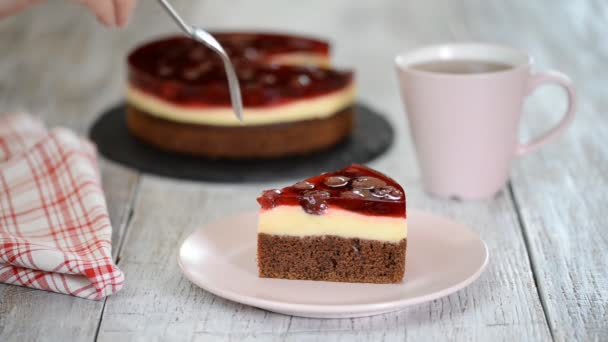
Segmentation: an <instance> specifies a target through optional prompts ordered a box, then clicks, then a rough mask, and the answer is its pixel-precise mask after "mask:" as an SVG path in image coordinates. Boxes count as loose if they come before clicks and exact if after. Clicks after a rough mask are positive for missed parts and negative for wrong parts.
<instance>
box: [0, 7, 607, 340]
mask: <svg viewBox="0 0 608 342" xmlns="http://www.w3.org/2000/svg"><path fill="white" fill-rule="evenodd" d="M174 3H175V4H176V5H177V7H178V8H182V9H187V10H186V11H185V12H186V13H187V15H188V16H189V18H190V19H192V20H194V21H195V22H198V23H201V24H203V25H204V26H206V27H212V28H226V29H229V28H243V27H245V28H263V29H277V30H289V31H294V32H303V33H309V34H314V35H318V36H321V37H328V38H329V39H331V41H332V42H333V43H334V49H333V50H334V51H333V55H334V61H335V64H336V65H338V66H344V67H352V68H355V69H356V71H357V79H358V84H359V91H360V97H361V98H362V100H363V101H365V102H366V103H369V104H370V105H372V106H373V107H374V108H378V109H379V110H380V111H382V112H385V113H389V115H390V116H389V119H390V120H391V122H392V123H393V124H394V126H395V129H396V132H397V139H396V144H395V146H394V148H392V149H391V150H390V151H389V153H387V154H386V155H385V156H383V157H381V158H379V159H378V160H376V161H375V162H373V163H371V166H373V167H377V168H378V169H380V170H383V171H386V172H387V173H389V174H391V175H393V176H395V178H397V180H398V181H400V182H401V183H402V184H404V186H405V187H406V190H407V192H408V203H409V204H410V206H412V207H416V208H419V209H425V210H429V211H432V212H434V213H438V214H444V215H446V216H448V217H451V218H454V219H455V220H457V221H460V222H462V223H464V224H467V225H469V226H470V227H472V228H473V229H474V230H476V231H477V232H479V233H480V234H481V236H482V237H483V238H484V239H485V240H486V242H487V243H488V245H489V248H490V254H491V261H490V265H489V267H488V270H487V271H486V272H485V273H484V274H483V275H482V277H481V278H480V279H479V280H478V281H477V282H475V283H474V284H473V285H471V286H470V287H468V288H466V289H465V290H463V291H460V292H458V293H456V294H454V295H451V296H449V297H446V298H444V299H441V300H436V301H433V302H431V303H427V304H424V305H419V306H414V307H412V308H409V309H407V310H405V311H403V312H400V313H393V314H388V315H382V316H377V317H369V318H359V319H342V320H318V319H305V318H296V317H288V316H283V315H278V314H273V313H269V312H266V311H263V310H258V309H255V308H251V307H247V306H242V305H239V304H236V303H233V302H229V301H226V300H223V299H221V298H219V297H216V296H214V295H211V294H209V293H207V292H205V291H203V290H201V289H199V288H197V287H196V286H194V285H192V284H191V283H190V282H189V281H187V280H186V279H185V278H184V277H183V276H182V275H181V273H180V272H179V270H178V268H177V263H176V256H177V250H178V247H179V244H180V242H181V241H182V240H183V239H185V238H186V236H188V234H190V233H191V232H192V231H193V230H194V229H196V228H197V227H198V226H200V225H201V224H204V223H207V222H211V221H214V220H216V219H219V218H221V217H223V216H225V215H229V214H232V213H236V212H238V211H240V210H244V209H252V208H255V206H256V204H255V202H253V198H254V197H255V196H256V195H257V194H258V192H259V191H260V190H261V189H262V188H268V187H273V186H278V185H279V184H257V185H247V186H239V187H238V188H237V187H235V186H220V185H213V184H207V183H191V182H178V181H173V180H169V179H163V178H157V177H149V176H143V177H140V176H139V175H138V174H137V173H135V172H132V171H130V170H128V169H125V168H123V167H121V166H117V165H113V164H111V163H109V162H106V161H102V162H101V167H102V175H103V181H104V189H105V191H106V194H107V196H108V203H109V209H110V214H111V219H112V222H113V223H114V228H115V232H114V235H113V241H114V252H115V253H117V252H118V251H119V250H121V252H120V255H119V256H118V258H119V266H120V267H121V268H122V269H123V270H124V271H125V274H126V278H127V279H126V281H127V283H126V287H125V289H124V290H122V291H121V292H120V293H118V294H117V295H115V296H112V297H110V298H108V299H107V302H106V305H105V308H104V307H103V302H92V301H86V300H81V299H76V298H71V297H68V296H63V295H57V294H50V293H45V292H42V291H35V290H28V289H24V288H20V287H15V286H5V285H0V340H2V341H4V340H24V341H27V340H32V341H34V340H82V341H93V340H95V338H97V339H98V340H100V341H123V340H135V341H138V340H139V341H155V340H159V341H160V340H193V341H213V340H219V341H231V340H277V341H283V340H287V341H317V340H328V341H381V340H407V339H414V340H449V341H460V340H479V341H487V340H496V341H513V340H518V341H519V340H533V341H539V340H540V341H543V340H551V339H552V337H553V339H554V340H557V341H570V340H581V341H583V340H585V341H587V340H588V341H593V340H597V341H601V340H606V338H607V336H608V331H606V328H607V323H606V321H607V319H606V317H607V312H608V304H607V303H608V297H607V295H606V294H607V293H608V274H607V271H606V269H608V253H607V252H606V247H608V236H607V234H608V233H607V231H606V229H605V227H606V225H607V223H608V222H607V221H606V219H605V217H604V216H603V215H602V214H603V213H602V209H604V208H606V206H607V204H608V198H607V194H606V189H607V185H608V184H607V176H606V172H607V171H608V163H607V160H608V158H607V157H608V149H607V148H606V146H605V140H606V137H607V136H608V132H607V130H608V126H607V125H608V122H606V121H607V120H606V118H605V115H604V114H605V113H603V112H604V111H606V109H607V108H608V102H607V101H606V97H605V96H604V94H603V93H604V88H605V87H602V83H601V82H602V81H603V80H605V79H606V78H607V77H606V76H608V74H607V71H606V70H607V69H606V68H605V67H604V64H605V60H606V57H607V56H608V48H607V46H606V44H604V43H603V38H602V37H603V36H604V34H605V32H606V29H607V27H606V22H607V20H606V19H607V18H606V15H607V13H608V7H607V5H605V4H604V3H602V2H600V1H586V2H582V1H579V2H570V1H565V0H564V1H554V2H550V3H548V2H530V1H525V0H517V1H510V2H504V1H499V0H491V1H483V2H479V1H477V2H474V1H449V2H448V1H422V0H415V1H399V0H383V1H376V2H369V1H364V0H356V1H352V0H351V1H347V0H340V1H331V2H328V1H321V0H314V1H308V2H302V3H299V2H297V3H296V2H289V3H286V2H284V1H280V0H264V1H256V2H251V1H246V0H233V1H221V2H220V1H204V2H203V1H196V2H194V1H192V2H189V1H187V0H182V1H174ZM50 18H52V19H50ZM172 31H174V29H173V26H172V23H171V22H170V21H169V20H168V19H167V18H166V17H164V16H163V14H162V13H161V12H160V9H159V8H158V6H157V5H156V4H155V3H154V2H151V1H145V2H144V1H142V2H140V5H139V7H138V10H137V13H136V16H135V18H134V21H133V23H132V25H131V26H130V28H129V29H128V30H126V31H115V30H110V31H108V30H100V29H99V28H98V26H97V24H96V23H94V22H93V21H92V20H91V17H90V16H89V14H87V13H85V12H84V11H82V10H80V9H79V8H77V7H72V6H68V5H67V4H59V3H58V2H53V3H52V4H51V3H49V4H46V5H43V6H41V7H39V8H36V9H34V10H32V11H30V12H28V13H25V14H23V15H21V16H19V17H15V18H11V19H8V20H6V21H3V22H0V44H1V45H0V46H3V47H6V49H3V55H2V57H1V58H0V105H1V106H2V109H3V111H4V110H13V109H25V110H28V111H31V112H34V113H38V114H39V115H41V116H43V117H44V119H45V120H46V121H47V122H48V123H49V124H50V125H65V126H69V127H71V128H73V129H76V130H77V131H79V132H81V133H84V132H85V131H86V129H87V128H88V127H89V125H90V124H91V122H92V120H93V119H94V118H95V116H96V114H97V113H98V112H99V111H100V110H101V109H103V108H105V107H106V106H108V105H111V104H113V103H114V102H116V101H118V100H119V99H120V98H121V96H122V95H121V94H122V89H123V80H124V63H123V58H124V55H125V53H126V52H127V51H128V50H129V49H130V48H131V47H132V46H134V45H135V44H137V43H138V42H140V41H142V40H145V39H148V38H151V37H155V36H157V35H159V34H164V33H167V32H172ZM471 40H480V41H491V42H498V43H505V44H509V45H513V46H516V47H520V48H523V49H527V50H529V51H530V52H531V54H532V55H534V56H535V57H536V60H537V61H538V62H539V69H543V68H545V67H549V66H550V67H554V68H556V69H560V70H562V71H563V72H565V73H567V74H569V75H571V76H572V77H573V79H574V81H575V84H576V86H577V88H578V90H579V94H580V99H581V104H580V109H579V115H578V118H577V119H576V121H575V124H574V125H573V126H572V128H571V129H570V130H569V131H568V132H567V134H566V135H565V136H564V137H563V138H561V139H560V140H558V141H557V142H555V143H553V144H551V145H550V146H547V147H546V148H544V149H542V150H541V151H540V152H538V153H536V154H533V155H530V156H526V157H524V158H522V159H521V160H519V161H517V162H516V164H515V165H514V174H513V177H512V187H511V189H510V191H507V192H504V193H502V194H501V195H500V196H499V197H498V198H496V199H494V200H488V201H481V202H469V203H457V202H450V201H442V200H437V199H433V198H430V197H428V195H426V194H425V193H424V192H423V191H422V188H421V183H420V175H419V174H418V172H417V168H416V159H415V155H414V153H413V147H412V145H411V142H410V138H409V133H408V130H407V129H408V128H407V123H406V121H405V120H404V117H403V111H402V109H401V104H400V99H399V95H398V92H397V83H396V79H395V76H394V70H393V65H392V59H393V56H394V55H395V54H396V53H398V52H399V51H402V50H406V49H410V48H413V47H416V46H420V45H425V44H431V43H438V42H444V41H471ZM563 105H564V103H563V101H562V94H561V93H560V92H559V91H557V90H555V89H551V88H550V87H547V89H540V90H539V91H538V93H537V94H536V95H535V96H533V97H532V98H531V99H530V101H528V103H527V105H526V113H527V114H526V115H525V117H524V120H523V123H522V135H523V137H524V138H527V137H530V136H535V135H537V134H539V133H540V132H542V131H543V130H544V129H545V128H546V127H547V126H548V125H550V124H551V123H552V122H555V121H556V120H557V119H558V117H559V112H560V110H561V109H562V108H563ZM134 199H135V202H136V203H135V204H133V200H134ZM514 199H515V201H514ZM131 212H132V213H133V218H132V220H131V221H130V223H129V224H128V226H127V223H128V222H129V217H130V213H131ZM522 226H523V227H522ZM522 228H523V229H522ZM125 231H126V233H125ZM125 234H126V237H125ZM123 239H124V243H122V242H121V241H123ZM121 246H122V247H121ZM530 261H531V264H530ZM537 285H538V287H537ZM98 328H99V331H98V332H96V330H97V329H98ZM97 334H98V335H97Z"/></svg>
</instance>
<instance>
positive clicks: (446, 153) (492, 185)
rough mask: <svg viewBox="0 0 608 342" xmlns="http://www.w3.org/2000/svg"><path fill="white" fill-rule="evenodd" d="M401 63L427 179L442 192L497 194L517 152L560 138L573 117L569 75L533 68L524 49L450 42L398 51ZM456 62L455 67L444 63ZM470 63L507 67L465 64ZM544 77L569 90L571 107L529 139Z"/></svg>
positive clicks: (441, 194) (400, 74)
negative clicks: (529, 117)
mask: <svg viewBox="0 0 608 342" xmlns="http://www.w3.org/2000/svg"><path fill="white" fill-rule="evenodd" d="M395 62H396V65H397V73H398V77H399V82H400V85H401V95H402V99H403V101H404V103H405V108H406V112H407V116H408V119H409V123H410V131H411V134H412V138H413V141H414V145H415V147H416V154H417V156H418V162H419V165H420V171H421V172H422V179H423V183H424V186H425V188H426V190H427V191H428V192H429V193H431V194H433V195H436V196H439V197H443V198H459V199H483V198H490V197H493V196H494V195H495V194H496V193H498V192H499V191H500V190H501V189H502V188H503V187H504V186H505V184H506V183H507V180H508V178H509V170H510V164H511V161H512V160H513V159H514V157H519V156H522V155H524V154H527V153H530V152H533V151H535V150H537V149H538V148H539V147H540V146H542V145H544V144H546V143H547V142H549V141H551V140H553V139H555V138H557V137H558V136H559V135H560V134H561V133H563V132H564V130H565V129H566V127H568V125H569V124H570V123H571V122H572V119H573V118H574V114H575V110H576V93H575V90H574V88H573V87H572V84H571V82H570V80H569V79H568V77H567V76H565V75H563V74H560V73H558V72H555V71H549V72H543V73H533V72H531V70H530V66H531V64H532V59H531V58H530V56H529V55H528V54H527V53H525V52H522V51H518V50H515V49H512V48H508V47H503V46H497V45H490V44H475V43H470V44H468V43H467V44H445V45H437V46H429V47H424V48H421V49H417V50H415V51H411V52H407V53H402V54H399V55H398V56H397V57H396V59H395ZM442 62H447V64H445V63H443V64H442ZM463 63H464V64H463ZM450 64H451V65H452V66H451V68H455V69H454V70H444V69H445V67H447V66H448V65H450ZM467 64H468V65H469V66H475V65H479V66H483V65H494V66H502V67H500V68H494V69H486V71H484V70H474V69H471V70H465V69H462V70H460V69H458V68H459V65H460V66H463V65H465V66H466V65H467ZM442 68H443V69H442ZM488 70H489V71H488ZM544 83H556V84H558V85H560V86H562V87H563V88H564V89H565V90H566V92H567V94H568V109H567V111H566V114H565V115H564V117H563V119H562V120H561V121H560V122H559V123H558V124H557V125H556V126H555V127H553V128H552V129H550V130H549V131H548V132H547V133H545V134H544V135H543V136H541V137H538V138H536V139H533V140H532V141H530V142H528V143H524V144H522V143H520V142H519V141H518V126H519V120H520V117H521V112H522V107H523V103H524V100H525V98H526V96H528V95H530V94H531V93H532V92H533V91H534V89H536V87H538V86H539V85H541V84H544Z"/></svg>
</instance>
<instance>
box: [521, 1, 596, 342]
mask: <svg viewBox="0 0 608 342" xmlns="http://www.w3.org/2000/svg"><path fill="white" fill-rule="evenodd" d="M572 5H574V4H571V5H570V6H571V7H570V6H568V7H566V6H564V8H563V9H564V11H556V13H554V16H553V18H552V19H551V20H549V19H548V18H547V16H539V17H537V19H538V20H539V21H538V22H537V23H536V24H534V25H532V24H531V23H530V24H526V25H529V26H528V27H524V28H522V29H527V30H528V32H531V34H532V37H529V38H528V39H530V40H531V41H534V45H532V47H531V48H532V49H533V50H535V51H538V52H539V54H538V55H539V57H538V61H539V62H540V63H541V65H543V66H544V67H553V68H556V69H558V70H562V71H563V72H564V73H566V74H569V75H570V76H571V77H572V79H573V80H574V83H575V86H576V87H577V89H578V93H579V97H578V98H579V100H580V105H579V110H578V116H577V118H576V119H575V121H574V124H573V125H572V127H571V128H570V129H569V130H568V131H567V133H566V134H565V135H564V136H563V137H562V138H560V139H559V140H558V141H556V142H554V143H552V144H550V145H548V146H546V147H545V148H543V149H542V150H540V151H539V152H537V153H535V154H533V155H530V156H526V157H523V158H521V159H520V160H519V161H518V162H517V165H516V167H515V170H514V174H513V178H512V184H513V193H514V196H515V199H516V201H517V205H518V207H519V212H520V214H521V218H522V221H523V226H524V231H525V235H526V239H527V243H528V247H529V251H530V253H531V257H532V262H533V268H534V271H535V274H536V282H537V284H538V286H539V288H540V293H541V295H542V301H543V304H544V307H545V309H546V311H547V316H548V318H549V324H550V326H551V330H552V331H553V335H554V337H555V340H557V341H605V340H606V339H608V272H607V270H608V252H607V251H606V250H607V247H608V230H607V229H606V227H608V218H607V217H606V212H605V210H606V208H607V206H608V192H607V191H608V146H607V145H606V139H607V138H608V118H607V117H606V110H607V109H608V99H607V98H606V95H605V92H604V91H602V88H603V84H602V83H601V82H603V80H605V79H606V77H607V76H608V72H607V71H606V68H605V61H606V60H607V59H608V51H607V50H606V49H605V48H604V47H605V46H603V45H602V44H596V42H595V41H594V39H593V38H591V37H599V36H601V35H603V34H604V33H605V28H606V26H605V24H604V23H605V22H606V20H608V4H606V3H600V2H597V3H595V7H593V6H589V7H585V6H572ZM567 8H569V9H571V10H573V11H574V10H576V11H575V12H570V11H568V12H567V11H565V10H566V9H567ZM539 12H540V11H539ZM573 13H574V14H578V15H579V16H584V17H585V25H584V26H580V25H576V21H574V19H569V17H570V16H572V15H573ZM575 17H576V16H575ZM562 20H566V22H568V21H570V22H572V24H571V25H568V24H566V25H565V26H563V27H562V26H561V25H560V27H562V29H558V28H556V27H555V25H551V24H552V23H556V22H562ZM524 22H526V23H528V21H527V20H524ZM540 37H542V43H541V41H540ZM574 42H576V43H574ZM573 43H574V45H571V44H573ZM563 98H564V96H563V93H561V92H560V91H558V90H557V89H551V88H549V87H548V88H547V89H540V90H539V91H538V94H536V95H535V97H534V98H533V99H532V100H531V101H530V103H528V109H529V110H528V114H527V115H526V117H525V118H524V124H523V125H522V127H523V128H522V129H523V131H524V134H523V135H524V136H525V137H526V138H527V137H531V136H537V135H538V134H540V133H541V132H543V131H545V130H546V129H547V128H548V127H549V125H551V124H552V123H554V122H556V121H557V120H558V119H559V117H560V114H561V113H562V112H563V110H564V109H563V108H564V100H563Z"/></svg>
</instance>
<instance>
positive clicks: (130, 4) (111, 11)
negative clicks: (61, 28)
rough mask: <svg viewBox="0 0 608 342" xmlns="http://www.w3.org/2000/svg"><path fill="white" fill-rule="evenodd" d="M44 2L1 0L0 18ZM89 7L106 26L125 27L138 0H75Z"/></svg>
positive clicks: (37, 0) (38, 0)
mask: <svg viewBox="0 0 608 342" xmlns="http://www.w3.org/2000/svg"><path fill="white" fill-rule="evenodd" d="M42 1H43V0H0V18H3V17H7V16H9V15H13V14H15V13H17V12H19V11H21V10H23V9H25V8H27V7H30V6H31V5H34V4H37V3H40V2H42ZM74 1H75V2H77V3H80V4H82V5H84V6H86V7H88V8H89V9H90V10H91V11H92V12H93V13H94V14H95V15H96V16H97V19H98V20H99V22H101V23H102V24H104V25H106V26H125V25H127V23H128V22H129V17H130V16H131V12H132V11H133V8H134V7H135V4H136V2H137V0H74Z"/></svg>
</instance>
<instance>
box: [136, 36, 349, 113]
mask: <svg viewBox="0 0 608 342" xmlns="http://www.w3.org/2000/svg"><path fill="white" fill-rule="evenodd" d="M215 36H216V38H217V39H218V40H219V41H220V43H221V44H222V46H223V47H224V48H225V50H226V51H227V52H228V53H229V55H230V56H231V60H232V62H233V64H234V66H235V68H236V70H237V74H238V76H239V81H240V83H241V90H242V93H243V104H244V106H245V107H261V106H272V105H279V104H284V103H287V102H290V101H293V100H298V99H303V98H309V97H315V96H319V95H324V94H328V93H331V92H334V91H337V90H341V89H343V88H344V87H346V86H348V85H349V84H350V83H351V81H352V77H353V75H352V72H349V71H336V70H331V69H322V68H318V67H314V66H311V67H303V66H280V65H271V64H268V63H267V61H268V60H269V59H270V58H271V57H272V56H275V55H280V54H287V53H298V52H304V53H313V54H319V55H327V54H328V49H329V48H328V45H327V43H325V42H322V41H318V40H312V39H307V38H301V37H295V36H287V35H279V34H237V33H218V34H216V35H215ZM128 62H129V83H130V84H131V85H132V86H135V87H137V88H138V89H140V90H143V91H145V92H147V93H150V94H152V95H154V96H157V97H160V98H162V99H164V100H166V101H169V102H173V103H175V104H179V105H183V106H196V107H201V106H203V107H204V106H226V107H228V106H230V93H229V91H228V86H227V82H226V76H225V73H224V66H223V64H222V61H221V60H220V58H219V57H217V56H216V55H215V54H214V53H213V52H212V51H211V50H209V49H207V48H206V47H205V46H203V45H202V44H200V43H197V42H195V41H194V40H192V39H189V38H186V37H170V38H166V39H161V40H156V41H153V42H150V43H148V44H145V45H143V46H141V47H139V48H137V49H136V50H135V51H133V52H132V53H131V54H130V55H129V59H128Z"/></svg>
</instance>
